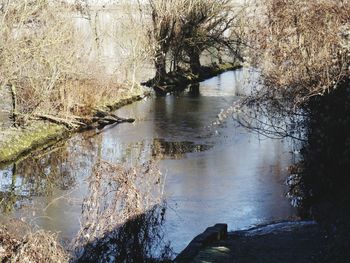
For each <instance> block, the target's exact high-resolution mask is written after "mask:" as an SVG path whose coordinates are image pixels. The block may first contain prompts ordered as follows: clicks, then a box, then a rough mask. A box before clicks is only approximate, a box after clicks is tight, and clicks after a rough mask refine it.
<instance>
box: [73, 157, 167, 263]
mask: <svg viewBox="0 0 350 263" xmlns="http://www.w3.org/2000/svg"><path fill="white" fill-rule="evenodd" d="M162 181H163V180H162V176H161V174H160V172H159V170H158V168H157V166H156V165H155V164H154V163H153V162H148V163H146V164H143V165H140V166H138V167H132V168H128V167H125V166H122V165H114V164H110V163H108V162H105V161H99V162H98V163H96V165H95V167H94V171H93V174H92V175H91V177H90V179H89V193H88V196H87V197H86V198H85V199H84V202H83V205H82V207H83V218H82V227H81V230H80V232H79V234H78V235H77V237H76V239H75V241H74V242H73V247H74V250H75V255H76V258H75V260H76V261H77V262H154V261H157V260H158V259H164V260H165V259H167V258H169V257H170V256H171V249H170V244H169V243H166V242H164V233H163V230H162V224H163V221H164V216H165V210H166V207H165V203H164V201H163V199H162V198H163V182H162Z"/></svg>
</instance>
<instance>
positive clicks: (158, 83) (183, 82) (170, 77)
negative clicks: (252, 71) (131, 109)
mask: <svg viewBox="0 0 350 263" xmlns="http://www.w3.org/2000/svg"><path fill="white" fill-rule="evenodd" d="M239 68H242V65H241V64H238V63H224V64H219V65H212V66H202V67H201V70H200V71H199V73H198V74H196V75H195V74H193V73H192V72H191V71H188V70H179V71H171V72H169V73H168V74H166V76H164V78H163V79H161V80H159V79H156V78H153V79H150V80H148V81H147V82H144V83H142V84H143V85H145V86H148V87H151V88H153V89H154V90H155V91H156V92H157V94H159V95H164V94H166V93H169V92H172V91H176V90H182V89H184V88H185V87H186V86H187V85H189V84H194V83H198V82H201V81H203V80H206V79H209V78H212V77H215V76H217V75H219V74H221V73H224V72H226V71H230V70H236V69H239Z"/></svg>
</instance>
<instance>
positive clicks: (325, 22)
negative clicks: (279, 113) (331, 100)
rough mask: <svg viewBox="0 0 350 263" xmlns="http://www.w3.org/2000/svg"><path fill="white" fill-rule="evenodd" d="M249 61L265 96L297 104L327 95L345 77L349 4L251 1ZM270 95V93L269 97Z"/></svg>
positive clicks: (348, 53)
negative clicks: (266, 91) (279, 96)
mask: <svg viewBox="0 0 350 263" xmlns="http://www.w3.org/2000/svg"><path fill="white" fill-rule="evenodd" d="M253 3H254V5H251V8H250V11H251V12H250V16H248V18H249V20H250V22H251V25H250V27H249V28H250V30H249V37H250V45H251V46H252V47H253V49H252V52H251V54H250V57H251V59H252V63H253V65H256V66H257V67H258V68H259V69H261V72H262V75H263V78H264V81H265V84H267V87H268V89H269V92H270V93H273V92H275V91H277V92H278V93H279V94H283V95H284V96H289V97H290V98H291V99H292V100H293V101H294V102H296V103H303V102H305V101H307V100H308V99H309V98H310V97H313V96H316V95H323V94H325V93H328V92H329V91H331V90H332V89H334V88H336V87H337V85H338V84H339V83H340V82H341V81H343V80H344V79H346V78H348V77H349V65H350V64H349V63H350V41H349V40H350V39H349V36H350V3H349V2H348V1H337V0H315V1H307V0H263V1H253ZM272 96H275V93H273V94H272Z"/></svg>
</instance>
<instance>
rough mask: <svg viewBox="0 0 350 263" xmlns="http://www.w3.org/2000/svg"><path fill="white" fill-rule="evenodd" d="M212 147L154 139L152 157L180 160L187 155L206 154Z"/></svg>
mask: <svg viewBox="0 0 350 263" xmlns="http://www.w3.org/2000/svg"><path fill="white" fill-rule="evenodd" d="M211 148H212V146H210V145H204V144H196V143H194V142H186V141H184V142H170V141H166V140H164V139H154V140H153V144H152V156H154V157H155V158H157V159H179V158H183V157H184V155H185V154H186V153H195V152H204V151H207V150H209V149H211Z"/></svg>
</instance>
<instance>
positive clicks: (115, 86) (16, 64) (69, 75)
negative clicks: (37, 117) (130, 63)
mask: <svg viewBox="0 0 350 263" xmlns="http://www.w3.org/2000/svg"><path fill="white" fill-rule="evenodd" d="M0 6H1V9H0V61H1V62H0V88H6V87H12V88H13V90H14V91H15V92H16V95H17V103H18V107H17V109H16V111H17V112H18V113H20V114H51V115H56V116H57V115H58V116H59V117H67V116H69V115H75V114H80V113H82V108H84V111H83V112H86V111H89V110H91V108H93V107H96V106H97V105H101V104H102V103H104V102H106V100H109V101H112V100H113V99H116V98H118V96H119V95H120V92H119V91H120V90H121V89H120V88H121V86H122V85H121V84H119V83H118V81H117V80H116V79H113V78H112V77H110V76H106V74H105V72H104V68H103V67H102V66H101V65H100V64H99V63H97V62H96V63H95V62H93V61H91V59H90V60H89V55H90V52H91V51H90V50H86V49H85V48H84V47H85V46H84V41H85V39H84V36H83V35H82V34H80V32H78V31H77V29H76V27H75V25H74V23H75V21H74V15H75V14H74V13H73V12H72V11H71V7H69V6H68V5H66V4H64V3H63V2H62V1H59V0H57V1H56V0H54V1H46V0H26V1H22V0H15V1H2V2H1V5H0Z"/></svg>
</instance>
